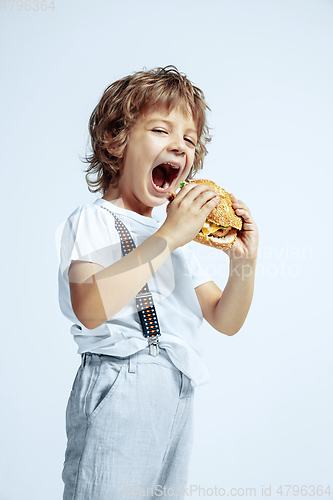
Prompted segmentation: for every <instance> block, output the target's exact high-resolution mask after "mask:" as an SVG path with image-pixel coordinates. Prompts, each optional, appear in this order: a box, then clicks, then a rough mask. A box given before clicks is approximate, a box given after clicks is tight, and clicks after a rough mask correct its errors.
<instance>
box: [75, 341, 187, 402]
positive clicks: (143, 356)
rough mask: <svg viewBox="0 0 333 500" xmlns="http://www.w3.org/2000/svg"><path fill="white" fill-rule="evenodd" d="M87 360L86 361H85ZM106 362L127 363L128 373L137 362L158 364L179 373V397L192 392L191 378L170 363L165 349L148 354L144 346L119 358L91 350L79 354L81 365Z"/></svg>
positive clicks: (134, 369)
mask: <svg viewBox="0 0 333 500" xmlns="http://www.w3.org/2000/svg"><path fill="white" fill-rule="evenodd" d="M87 360H88V361H87ZM102 361H103V362H106V363H108V362H109V363H117V364H119V365H127V366H128V371H129V372H130V373H135V372H136V366H137V365H138V364H148V363H155V364H158V365H160V366H164V367H165V368H168V369H169V370H172V371H174V372H176V373H178V374H179V377H180V378H179V380H180V395H179V397H180V398H181V399H182V398H187V397H189V396H191V394H192V393H193V387H192V385H191V380H190V379H189V378H188V377H187V376H186V375H185V374H184V373H183V372H181V371H180V370H178V368H177V367H176V366H175V365H174V364H173V363H172V361H171V360H170V358H169V356H168V354H167V352H166V350H165V349H161V348H160V352H159V354H158V355H157V356H151V355H150V354H149V348H148V347H146V348H145V349H143V350H142V351H138V352H136V353H134V354H132V355H131V356H126V357H124V358H120V357H117V356H109V355H108V354H96V353H92V352H85V353H83V354H81V366H83V367H84V366H85V364H86V363H87V362H88V363H89V364H96V365H100V364H101V362H102Z"/></svg>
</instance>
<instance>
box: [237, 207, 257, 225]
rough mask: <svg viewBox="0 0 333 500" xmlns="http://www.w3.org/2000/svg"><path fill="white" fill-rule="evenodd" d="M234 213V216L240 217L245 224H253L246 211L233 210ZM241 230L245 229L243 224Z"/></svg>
mask: <svg viewBox="0 0 333 500" xmlns="http://www.w3.org/2000/svg"><path fill="white" fill-rule="evenodd" d="M235 213H236V215H238V217H241V218H242V219H243V221H244V223H245V224H251V223H253V222H254V221H253V219H252V217H251V214H250V212H249V211H248V210H245V209H243V208H237V210H235ZM243 229H245V228H244V224H243Z"/></svg>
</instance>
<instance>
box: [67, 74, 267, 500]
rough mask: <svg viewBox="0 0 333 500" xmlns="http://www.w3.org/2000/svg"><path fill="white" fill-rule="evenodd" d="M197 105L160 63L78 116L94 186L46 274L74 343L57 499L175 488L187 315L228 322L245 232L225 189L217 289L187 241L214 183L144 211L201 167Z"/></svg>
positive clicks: (184, 402) (246, 284) (200, 375)
mask: <svg viewBox="0 0 333 500" xmlns="http://www.w3.org/2000/svg"><path fill="white" fill-rule="evenodd" d="M206 108H207V105H206V103H205V101H204V95H203V93H202V92H201V90H199V89H198V88H197V87H195V86H193V85H192V84H191V82H189V80H188V79H187V78H186V76H185V75H182V74H180V73H179V72H178V70H177V69H176V68H175V67H173V66H168V67H166V68H157V69H155V70H152V71H143V72H138V73H135V74H133V75H130V76H128V77H125V78H123V79H121V80H119V81H117V82H115V83H114V84H112V85H110V86H109V87H108V88H107V89H106V90H105V92H104V94H103V96H102V98H101V100H100V102H99V104H98V105H97V106H96V108H95V110H94V112H93V114H92V116H91V119H90V134H91V140H92V149H93V153H92V155H91V156H90V158H89V163H90V166H89V167H88V169H87V176H86V178H87V182H88V184H89V187H90V190H91V191H94V192H97V191H101V192H102V193H103V197H102V198H101V199H97V200H96V202H95V203H93V204H86V205H83V206H82V207H79V208H78V209H77V210H76V211H75V212H74V213H73V214H72V215H71V216H70V217H69V219H68V221H67V224H66V225H65V228H64V232H63V238H62V249H61V264H60V273H59V300H60V306H61V309H62V311H63V313H64V314H65V315H66V316H67V317H68V318H69V319H70V320H71V321H72V322H73V323H74V324H73V326H72V329H71V332H72V333H73V335H74V339H75V341H76V342H77V343H78V345H79V350H78V352H79V354H81V355H82V362H81V366H80V368H79V370H78V373H77V375H76V378H75V381H74V384H73V388H72V391H71V395H70V398H69V401H68V405H67V410H66V431H67V437H68V444H67V449H66V456H65V463H64V469H63V475H62V477H63V480H64V483H65V490H64V497H63V498H64V500H69V499H71V500H74V499H75V500H88V499H89V500H106V499H108V500H110V499H113V498H117V499H119V498H122V497H123V496H131V495H140V494H141V496H150V497H152V498H160V497H161V496H163V495H164V496H165V495H167V496H170V490H172V491H174V495H175V496H177V497H181V496H182V495H183V494H184V487H185V486H186V481H187V475H188V463H189V456H190V451H191V444H192V431H193V420H192V411H193V395H194V386H197V385H200V384H203V383H205V382H207V380H208V375H207V369H206V367H205V365H204V363H203V361H202V359H201V356H200V348H199V343H198V327H199V326H200V324H201V323H202V318H205V319H206V320H207V321H208V322H209V323H210V324H211V325H212V326H213V328H215V329H216V330H218V331H219V332H221V333H224V334H226V335H234V334H235V333H236V332H237V331H238V330H239V329H240V328H241V326H242V324H243V323H244V321H245V318H246V316H247V313H248V310H249V307H250V304H251V300H252V294H253V283H254V270H255V262H256V250H257V244H258V232H257V228H256V225H255V223H254V221H253V219H252V217H251V214H250V211H249V209H248V208H247V207H246V205H245V204H244V203H243V202H241V201H240V200H236V198H234V197H232V199H233V208H234V209H235V211H236V214H237V215H238V216H241V217H242V218H243V229H242V231H240V232H239V235H238V238H237V240H236V242H235V244H234V246H233V247H232V248H231V249H228V250H226V253H227V254H228V255H229V257H230V277H229V280H228V283H227V285H226V287H225V289H224V291H223V293H222V291H221V290H220V289H219V288H218V287H217V285H216V284H214V282H213V281H211V278H210V277H209V276H208V275H206V274H205V273H204V272H203V271H202V270H201V269H200V266H199V264H198V262H197V260H196V258H195V256H194V254H193V253H192V250H191V248H192V245H193V244H194V245H195V243H193V242H192V243H190V242H191V241H192V240H193V238H194V237H195V235H196V234H197V233H198V231H199V229H200V228H201V227H202V225H203V222H204V221H205V219H206V217H207V215H208V214H209V213H210V211H211V210H212V209H213V208H214V207H215V206H216V204H217V203H218V198H217V197H216V194H215V192H213V191H212V190H211V189H210V188H208V187H207V186H205V185H195V184H187V185H185V186H184V187H183V188H182V189H181V191H180V193H179V194H178V195H177V197H176V199H175V200H174V201H173V202H172V204H171V205H170V209H169V211H168V214H167V218H166V220H165V222H164V223H163V224H162V223H158V222H157V221H156V220H155V219H153V218H152V216H151V214H152V209H153V208H154V207H157V206H160V205H162V204H163V203H165V202H166V200H167V196H168V194H169V192H171V191H174V190H176V189H177V188H178V187H179V186H180V183H181V181H183V180H188V179H190V178H192V177H193V175H194V174H195V173H196V172H197V171H198V169H199V168H201V167H202V162H203V157H204V155H205V154H206V148H205V143H206V142H208V141H209V140H210V138H209V135H208V127H207V125H206V116H205V111H206ZM91 174H97V179H96V180H94V181H92V180H90V178H89V176H90V175H91ZM123 224H124V225H123ZM119 243H120V244H119ZM127 247H129V250H130V251H129V253H128V248H127ZM126 248H127V250H126ZM242 265H246V266H247V272H246V276H244V273H243V274H242V273H240V272H239V270H240V268H241V266H242ZM249 269H250V270H251V272H249ZM146 283H147V284H148V288H147V287H145V284H146ZM143 292H144V293H143ZM140 301H141V302H140ZM147 301H149V307H148V308H147ZM147 311H148V313H149V314H147ZM140 313H144V314H141V315H140ZM147 325H148V326H147ZM149 325H150V326H149ZM151 325H152V326H151ZM145 329H146V330H145ZM147 329H148V330H147ZM147 331H148V333H147ZM160 333H161V335H160ZM147 335H148V336H147Z"/></svg>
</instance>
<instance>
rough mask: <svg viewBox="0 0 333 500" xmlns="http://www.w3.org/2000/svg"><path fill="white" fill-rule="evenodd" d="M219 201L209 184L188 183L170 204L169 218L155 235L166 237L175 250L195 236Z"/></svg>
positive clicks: (172, 249)
mask: <svg viewBox="0 0 333 500" xmlns="http://www.w3.org/2000/svg"><path fill="white" fill-rule="evenodd" d="M218 202H219V196H218V195H216V193H215V191H213V189H211V188H210V187H208V186H207V185H204V184H194V183H193V184H186V185H185V186H184V187H183V188H182V189H181V190H180V191H179V193H178V194H177V197H176V198H175V199H174V200H173V201H172V203H171V204H170V208H169V210H168V214H167V218H166V220H165V222H164V224H163V225H162V226H161V227H160V229H159V230H158V231H157V232H156V233H155V235H156V236H160V237H161V238H165V239H166V240H167V241H168V244H169V249H170V251H171V252H173V251H174V250H175V249H176V248H178V247H180V246H183V245H185V244H186V243H189V242H190V241H192V240H193V239H194V238H195V236H196V235H197V234H198V232H199V231H200V229H201V228H202V226H203V224H204V222H205V220H206V218H207V216H208V214H210V212H211V211H212V210H213V208H215V207H216V205H217V204H218Z"/></svg>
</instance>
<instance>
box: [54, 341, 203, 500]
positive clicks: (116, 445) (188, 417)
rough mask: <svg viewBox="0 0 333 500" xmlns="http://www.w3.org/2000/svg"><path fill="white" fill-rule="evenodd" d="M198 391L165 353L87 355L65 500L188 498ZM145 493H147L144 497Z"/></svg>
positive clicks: (77, 389)
mask: <svg viewBox="0 0 333 500" xmlns="http://www.w3.org/2000/svg"><path fill="white" fill-rule="evenodd" d="M193 397H194V387H193V386H192V385H191V381H190V379H189V378H188V377H187V376H186V375H184V374H183V373H182V372H181V371H179V370H178V369H177V368H176V367H175V366H174V365H173V363H172V362H171V361H170V359H169V357H168V355H167V354H166V351H165V350H163V349H161V350H160V353H159V354H158V355H157V356H156V357H153V356H150V355H149V352H148V348H147V349H144V350H143V351H140V352H138V353H136V354H133V355H132V356H128V357H126V358H116V357H111V356H107V355H103V354H102V355H100V354H92V353H85V354H83V355H82V360H81V366H80V367H79V369H78V372H77V374H76V377H75V380H74V383H73V387H72V391H71V394H70V397H69V400H68V404H67V409H66V433H67V440H68V441H67V448H66V453H65V462H64V465H63V472H62V479H63V481H64V483H65V488H64V495H63V500H113V499H117V500H120V499H121V498H131V497H133V496H144V497H150V498H163V497H168V498H170V497H171V498H172V497H174V498H182V497H183V496H184V489H185V488H186V484H187V478H188V467H189V460H190V454H191V448H192V439H193ZM140 493H141V494H140Z"/></svg>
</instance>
